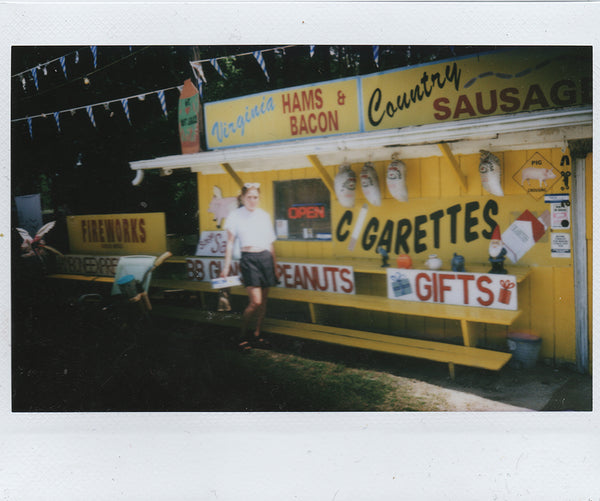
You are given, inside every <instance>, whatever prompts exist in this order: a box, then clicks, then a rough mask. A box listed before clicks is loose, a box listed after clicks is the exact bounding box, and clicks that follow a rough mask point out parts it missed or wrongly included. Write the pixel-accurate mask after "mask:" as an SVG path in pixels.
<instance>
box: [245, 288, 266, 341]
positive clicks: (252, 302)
mask: <svg viewBox="0 0 600 501" xmlns="http://www.w3.org/2000/svg"><path fill="white" fill-rule="evenodd" d="M246 291H248V306H246V309H245V310H244V313H243V314H242V328H241V331H240V346H242V344H244V343H247V340H246V329H247V328H248V324H249V323H250V320H252V317H254V315H256V314H258V312H259V311H260V309H261V308H262V302H263V299H262V289H261V288H260V287H246Z"/></svg>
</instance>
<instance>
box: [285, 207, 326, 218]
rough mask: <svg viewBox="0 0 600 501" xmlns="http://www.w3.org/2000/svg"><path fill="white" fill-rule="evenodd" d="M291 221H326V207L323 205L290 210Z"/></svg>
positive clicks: (291, 208)
mask: <svg viewBox="0 0 600 501" xmlns="http://www.w3.org/2000/svg"><path fill="white" fill-rule="evenodd" d="M288 218H289V219H302V218H306V219H324V218H325V207H324V206H322V205H320V206H319V205H301V206H297V207H290V208H289V209H288Z"/></svg>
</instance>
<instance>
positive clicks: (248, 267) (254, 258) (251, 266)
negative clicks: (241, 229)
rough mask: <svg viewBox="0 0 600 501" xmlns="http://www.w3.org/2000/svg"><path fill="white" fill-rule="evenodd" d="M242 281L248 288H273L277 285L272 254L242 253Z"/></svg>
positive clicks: (267, 252) (263, 252) (266, 252)
mask: <svg viewBox="0 0 600 501" xmlns="http://www.w3.org/2000/svg"><path fill="white" fill-rule="evenodd" d="M240 271H241V272H242V281H243V282H244V285H245V286H246V287H272V286H274V285H277V279H276V278H275V267H274V266H273V256H272V254H271V253H270V252H269V251H267V250H265V251H262V252H242V258H241V260H240Z"/></svg>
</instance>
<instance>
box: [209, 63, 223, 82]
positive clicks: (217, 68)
mask: <svg viewBox="0 0 600 501" xmlns="http://www.w3.org/2000/svg"><path fill="white" fill-rule="evenodd" d="M210 64H212V65H213V66H214V68H215V70H217V73H218V74H219V75H221V76H222V77H223V78H224V79H225V80H227V77H226V76H225V75H224V73H223V71H222V70H221V67H220V66H219V63H218V61H217V60H216V59H211V60H210Z"/></svg>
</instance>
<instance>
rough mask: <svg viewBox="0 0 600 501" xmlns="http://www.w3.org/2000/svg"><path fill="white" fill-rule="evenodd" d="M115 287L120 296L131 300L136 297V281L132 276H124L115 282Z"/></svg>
mask: <svg viewBox="0 0 600 501" xmlns="http://www.w3.org/2000/svg"><path fill="white" fill-rule="evenodd" d="M117 285H118V286H119V289H120V290H121V294H123V296H125V297H126V298H132V297H135V296H137V295H138V293H139V292H138V286H137V280H136V279H135V277H134V276H133V275H125V276H123V277H121V278H119V280H117Z"/></svg>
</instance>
